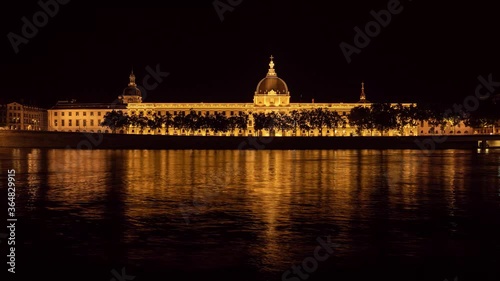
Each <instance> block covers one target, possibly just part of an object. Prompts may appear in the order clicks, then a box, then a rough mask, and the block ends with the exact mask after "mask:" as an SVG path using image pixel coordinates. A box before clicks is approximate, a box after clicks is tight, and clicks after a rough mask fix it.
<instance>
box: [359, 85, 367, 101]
mask: <svg viewBox="0 0 500 281" xmlns="http://www.w3.org/2000/svg"><path fill="white" fill-rule="evenodd" d="M359 102H368V101H367V100H366V94H365V82H364V81H361V95H360V96H359Z"/></svg>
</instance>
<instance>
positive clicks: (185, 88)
mask: <svg viewBox="0 0 500 281" xmlns="http://www.w3.org/2000/svg"><path fill="white" fill-rule="evenodd" d="M42 1H43V0H42ZM11 2H15V1H9V2H8V3H7V2H6V3H4V5H10V6H9V7H5V9H4V12H3V13H2V25H1V28H2V32H3V39H2V68H1V73H0V75H1V81H2V91H1V94H0V102H7V101H11V100H18V101H20V100H21V99H23V100H24V101H25V102H26V101H32V102H35V103H38V104H39V105H42V106H45V107H50V106H52V105H53V104H54V103H55V102H56V101H57V100H63V99H68V98H76V99H77V100H78V101H81V102H111V101H113V100H114V99H115V98H116V97H117V96H118V95H119V94H120V93H121V91H122V90H123V88H124V87H125V86H126V85H127V83H128V75H129V73H130V70H131V68H132V66H133V68H134V72H135V73H136V75H137V79H138V81H139V83H140V82H141V81H142V79H143V77H144V76H145V75H146V74H147V72H146V70H145V69H146V67H147V66H148V65H149V66H151V67H153V68H155V66H156V65H157V64H159V65H160V70H161V71H164V72H169V73H170V75H169V76H168V77H167V78H165V79H164V81H163V82H162V83H161V84H159V86H158V87H156V88H155V89H154V90H150V91H148V93H147V98H146V101H149V102H162V101H163V102H179V101H186V102H252V97H253V92H254V91H255V87H256V85H257V83H258V82H259V80H260V79H261V78H263V77H264V76H265V74H266V73H267V68H268V63H269V56H270V55H271V54H272V55H273V56H274V57H275V63H276V71H277V73H278V76H279V77H281V78H282V79H284V80H285V81H286V82H287V83H288V86H289V89H290V92H291V95H292V101H293V102H298V101H300V99H301V96H302V101H310V100H311V98H315V101H316V102H333V101H335V102H342V101H343V102H353V101H357V99H358V98H359V88H360V82H361V80H364V81H365V83H366V92H367V98H368V99H369V100H370V101H375V102H378V101H380V102H383V101H393V102H410V101H415V102H444V101H456V102H461V101H463V99H464V97H466V96H468V95H471V94H474V89H475V86H476V85H477V84H478V81H477V77H478V75H484V76H487V75H488V74H490V73H492V74H493V80H498V81H500V68H499V66H500V30H499V27H500V21H499V16H498V10H497V9H496V8H495V5H496V4H495V2H493V1H490V2H489V3H488V2H484V3H481V2H478V1H467V2H465V1H452V2H447V3H441V1H439V3H437V2H438V1H429V0H412V1H409V0H406V1H401V2H400V3H401V4H400V5H401V6H402V7H403V10H402V11H401V12H400V13H399V14H394V15H392V19H391V22H390V23H389V24H388V25H387V26H386V27H382V28H381V30H380V33H379V34H378V36H376V37H374V38H372V39H371V41H370V43H369V44H368V45H367V46H366V47H365V48H362V49H361V52H360V53H359V54H354V55H352V56H351V58H352V62H351V63H350V64H349V63H347V61H346V59H345V57H344V55H343V53H342V51H341V49H340V47H339V44H340V43H341V42H346V43H348V44H351V45H354V42H353V41H354V35H355V32H354V27H356V26H358V27H360V28H361V29H364V28H365V25H366V24H367V23H368V22H370V21H372V20H373V17H372V15H371V14H370V11H371V10H375V11H379V10H381V9H387V5H388V3H389V2H390V1H385V0H384V1H364V2H362V1H324V2H319V1H289V0H288V1H278V0H275V1H273V0H266V1H256V0H253V1H251V0H242V1H241V4H239V5H237V6H235V7H234V10H233V11H232V12H226V13H224V21H222V22H221V20H220V19H219V16H218V15H217V12H216V11H215V9H214V7H213V0H210V1H198V2H194V1H180V0H178V1H161V2H162V3H156V1H151V2H148V1H135V2H134V1H132V2H129V3H122V4H120V5H117V4H111V3H109V4H105V3H94V2H89V1H78V0H71V1H69V3H67V4H65V5H60V7H59V11H58V12H57V14H55V16H54V17H52V18H50V19H49V20H48V24H47V25H45V26H43V27H41V28H39V30H38V32H37V33H36V35H35V36H34V37H33V38H31V39H28V40H29V41H28V43H27V44H20V45H19V52H18V53H17V54H15V53H14V50H13V47H12V46H11V43H10V41H9V38H8V33H9V32H13V33H16V34H18V35H22V32H21V28H22V27H23V22H22V21H21V18H22V17H23V16H26V17H27V18H28V19H30V20H32V19H33V14H34V13H36V12H37V11H39V10H41V8H40V6H39V5H38V4H37V1H18V3H17V4H15V3H11ZM158 2H159V1H158ZM165 2H168V3H170V2H172V3H171V4H168V3H165ZM220 2H222V3H228V2H231V1H228V0H220ZM232 2H233V3H237V2H238V1H236V0H233V1H232ZM13 5H17V6H13ZM495 78H496V79H495Z"/></svg>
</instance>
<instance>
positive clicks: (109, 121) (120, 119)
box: [100, 110, 129, 133]
mask: <svg viewBox="0 0 500 281" xmlns="http://www.w3.org/2000/svg"><path fill="white" fill-rule="evenodd" d="M128 123H129V118H128V115H127V114H124V113H123V111H121V110H118V111H115V110H112V111H110V112H107V113H106V115H104V118H103V121H102V122H101V123H100V125H101V126H102V127H108V128H109V129H110V130H111V132H112V133H116V130H119V129H122V128H124V127H126V126H127V125H128Z"/></svg>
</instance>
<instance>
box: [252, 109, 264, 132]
mask: <svg viewBox="0 0 500 281" xmlns="http://www.w3.org/2000/svg"><path fill="white" fill-rule="evenodd" d="M252 116H253V127H254V129H255V130H256V131H257V132H259V133H258V134H259V135H262V130H263V129H264V128H265V125H266V114H265V113H263V112H259V113H254V114H252Z"/></svg>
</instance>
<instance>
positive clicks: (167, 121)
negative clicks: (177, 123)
mask: <svg viewBox="0 0 500 281" xmlns="http://www.w3.org/2000/svg"><path fill="white" fill-rule="evenodd" d="M161 122H162V124H163V126H164V127H165V134H167V135H168V129H170V127H172V126H173V125H174V119H173V117H172V114H171V113H170V112H168V111H167V112H166V113H165V115H163V116H162V120H161Z"/></svg>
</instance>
